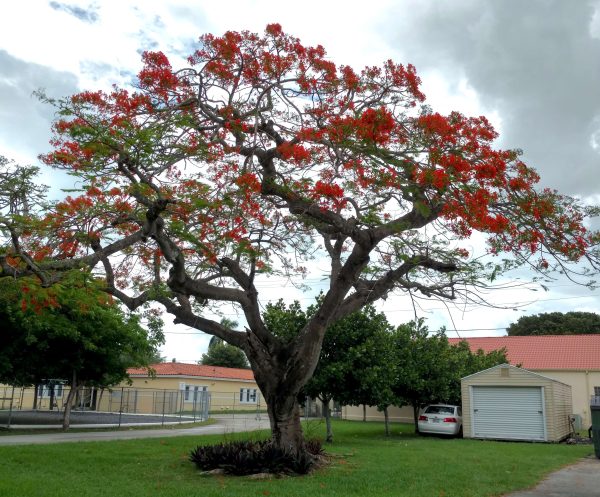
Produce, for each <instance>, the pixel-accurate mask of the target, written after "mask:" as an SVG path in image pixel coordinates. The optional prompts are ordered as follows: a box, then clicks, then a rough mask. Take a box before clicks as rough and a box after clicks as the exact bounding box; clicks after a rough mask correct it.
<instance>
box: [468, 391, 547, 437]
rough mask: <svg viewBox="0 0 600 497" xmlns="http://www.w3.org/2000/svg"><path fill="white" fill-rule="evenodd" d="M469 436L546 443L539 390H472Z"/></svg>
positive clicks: (542, 400)
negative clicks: (470, 431) (544, 441)
mask: <svg viewBox="0 0 600 497" xmlns="http://www.w3.org/2000/svg"><path fill="white" fill-rule="evenodd" d="M471 405H472V417H471V419H472V428H471V429H472V436H473V437H475V438H498V439H510V440H546V421H545V418H546V416H545V410H544V392H543V388H542V387H487V386H472V387H471Z"/></svg>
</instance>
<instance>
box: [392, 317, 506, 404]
mask: <svg viewBox="0 0 600 497" xmlns="http://www.w3.org/2000/svg"><path fill="white" fill-rule="evenodd" d="M393 351H394V352H393V356H394V357H395V368H396V379H395V383H394V386H393V392H394V394H395V398H396V402H397V404H398V405H406V404H410V405H412V406H413V407H414V408H419V407H421V406H423V405H426V404H429V403H433V402H447V403H450V404H459V405H460V402H461V394H460V379H461V378H463V377H464V376H468V375H470V374H473V373H476V372H478V371H481V370H483V369H488V368H490V367H492V366H495V365H497V364H503V363H505V362H508V361H507V359H506V350H504V349H502V350H498V351H493V352H490V353H487V354H486V353H484V352H483V351H481V350H479V351H477V352H476V353H473V352H471V350H470V349H469V345H468V344H467V342H466V341H461V342H459V344H457V345H450V344H449V343H448V339H447V338H446V335H445V332H444V330H443V329H442V330H439V331H437V332H434V333H430V331H429V329H428V328H427V326H425V324H424V321H423V320H422V319H420V320H418V321H411V322H410V323H408V324H404V325H401V326H399V327H398V328H397V329H396V331H395V332H394V335H393Z"/></svg>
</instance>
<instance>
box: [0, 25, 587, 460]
mask: <svg viewBox="0 0 600 497" xmlns="http://www.w3.org/2000/svg"><path fill="white" fill-rule="evenodd" d="M143 63H144V65H143V68H142V70H141V71H140V73H139V75H138V79H137V87H136V88H135V89H128V88H116V87H115V88H114V89H113V90H112V91H110V92H104V91H85V92H82V93H79V94H77V95H74V96H72V97H70V98H66V99H60V100H53V99H50V98H47V97H43V98H44V99H45V100H46V101H48V102H50V103H51V104H53V105H54V106H55V107H56V108H57V111H58V114H59V118H58V119H57V120H56V122H55V123H54V138H53V141H52V145H53V150H52V151H51V152H50V153H48V154H46V155H43V156H42V160H43V161H44V162H45V163H46V164H48V165H50V166H53V167H56V168H59V169H64V170H66V171H68V172H70V173H72V174H74V175H76V176H77V177H78V178H79V184H83V185H85V187H84V189H83V191H82V192H80V194H78V195H74V196H70V197H67V198H66V199H65V200H63V201H61V202H58V203H56V204H55V205H54V206H52V207H51V208H50V209H49V210H48V211H47V212H46V214H45V215H44V216H42V217H41V219H37V220H36V222H35V223H34V224H32V225H30V226H29V227H27V228H22V229H19V228H16V227H15V225H14V224H11V223H12V221H11V222H6V223H4V227H5V232H6V233H7V234H10V242H11V245H12V248H11V249H10V250H9V251H7V252H5V253H4V255H2V256H1V257H0V266H1V267H2V271H3V273H2V274H10V275H13V276H19V275H23V274H34V275H36V276H37V278H38V279H39V280H40V281H41V282H42V284H50V283H51V282H52V281H53V278H55V275H56V272H57V271H64V270H65V269H69V268H90V269H91V270H93V271H94V272H96V273H97V274H98V275H99V276H101V277H102V278H104V279H105V282H106V291H108V292H109V293H111V294H113V295H114V296H116V297H118V298H119V299H120V300H121V301H122V302H124V303H125V304H126V305H127V306H128V307H129V308H131V309H135V308H137V307H139V306H141V305H144V304H146V303H148V302H150V301H155V302H158V303H160V304H162V305H163V306H164V309H165V310H166V311H167V312H168V313H170V314H172V315H173V316H174V317H175V321H176V322H178V323H184V324H186V325H188V326H190V327H192V328H195V329H197V330H201V331H204V332H206V333H209V334H212V335H215V336H217V337H219V338H222V339H223V340H225V341H226V342H228V343H230V344H233V345H236V346H238V347H240V348H242V349H243V350H244V351H245V353H246V355H247V357H248V359H249V361H250V363H251V366H252V369H253V371H254V375H255V377H256V381H257V383H258V385H259V387H260V389H261V391H262V393H263V395H264V398H265V400H266V402H267V406H268V412H269V418H270V421H271V429H272V437H273V442H274V444H275V446H278V447H294V448H296V449H301V448H302V446H303V443H304V441H303V435H302V429H301V426H300V418H299V413H298V404H297V394H298V392H299V390H300V389H301V388H302V386H303V385H304V384H305V383H306V382H307V381H308V379H309V378H310V377H311V375H312V373H313V371H314V369H315V367H316V364H317V360H318V357H319V351H320V348H321V344H322V341H323V336H324V333H325V330H326V329H327V326H328V325H329V324H331V323H333V322H334V321H336V320H338V319H339V318H341V317H344V316H347V315H349V314H350V313H352V312H354V311H356V310H358V309H360V308H361V307H363V306H364V305H366V304H369V303H372V302H375V301H377V300H378V299H382V298H385V297H386V296H388V295H389V294H390V293H391V292H393V291H400V292H405V293H408V292H409V293H410V294H411V295H412V296H422V297H424V298H439V299H444V300H456V299H459V300H467V301H472V300H471V298H472V295H473V294H471V293H470V292H471V291H472V290H473V289H474V288H477V287H478V286H484V285H485V282H486V281H489V278H494V277H496V276H497V275H498V274H499V272H501V271H502V270H504V269H508V268H510V267H515V266H520V265H526V266H529V267H531V268H533V269H534V270H535V271H538V272H541V273H544V274H547V273H549V272H550V271H552V270H555V269H558V270H561V271H567V272H568V271H569V264H571V263H575V262H581V263H582V264H584V265H585V266H586V267H587V269H588V270H589V272H590V275H591V274H593V273H594V272H596V271H597V270H598V268H599V265H598V253H597V244H598V234H597V233H592V232H589V231H587V230H586V228H585V226H584V224H585V218H586V216H588V215H591V214H594V213H595V211H593V210H592V209H589V208H586V207H584V206H582V205H581V204H580V203H579V202H577V201H575V200H573V199H571V198H567V197H564V196H562V195H560V194H558V193H557V192H555V191H549V190H544V191H538V190H536V189H535V184H536V182H537V181H538V175H537V174H536V173H535V171H533V170H532V169H530V168H529V167H527V166H526V165H525V164H524V163H523V162H522V161H521V160H520V159H519V154H518V153H517V152H516V151H513V150H497V149H495V148H494V147H493V141H494V139H495V138H496V136H497V135H496V132H495V131H494V129H493V127H492V126H491V124H490V123H489V122H488V121H487V120H486V119H485V118H484V117H466V116H464V115H462V114H460V113H458V112H453V113H451V114H450V115H447V116H444V115H441V114H439V113H435V112H433V111H432V110H430V109H429V108H428V107H426V106H424V105H423V102H424V100H425V97H424V95H423V93H422V92H421V90H420V89H419V83H420V81H419V78H418V76H417V74H416V71H415V68H414V67H413V66H411V65H408V66H404V65H401V64H396V63H394V62H392V61H387V62H385V63H384V64H383V65H382V66H380V67H367V68H365V69H363V70H362V71H355V70H354V69H353V68H351V67H350V66H347V65H340V66H337V65H336V64H335V63H334V62H332V61H331V60H329V58H327V57H326V53H325V50H324V48H323V47H321V46H316V47H306V46H304V45H302V44H301V42H300V41H299V40H298V39H296V38H294V37H292V36H289V35H287V34H285V33H284V32H283V31H282V29H281V27H280V26H279V25H278V24H271V25H269V26H267V29H266V32H265V34H264V35H258V34H255V33H250V32H246V31H244V32H233V31H230V32H227V33H225V34H224V35H223V36H213V35H204V36H202V37H201V38H200V44H199V48H198V50H196V51H195V52H194V53H192V54H191V55H190V57H189V59H188V64H189V65H188V67H186V68H182V69H178V70H176V69H173V67H172V66H171V63H170V62H169V60H168V58H167V57H166V56H165V55H164V54H163V53H161V52H145V53H144V54H143ZM24 217H25V218H27V216H24ZM25 220H27V219H25ZM21 221H23V219H21ZM473 232H479V233H482V234H484V235H485V236H486V237H487V240H488V252H489V253H491V254H502V253H505V254H511V255H512V259H511V260H510V262H509V263H506V264H504V263H494V264H492V265H490V266H487V265H485V264H484V263H482V262H481V258H480V257H478V256H479V255H481V254H469V252H468V251H467V250H465V248H464V247H463V246H462V245H461V241H462V240H465V239H466V238H468V237H469V236H470V235H471V234H472V233H473ZM317 250H320V251H319V252H318V254H317V255H319V257H324V258H327V259H328V264H329V271H328V274H327V276H328V277H329V286H328V288H327V289H326V291H325V293H324V297H323V299H322V301H321V302H320V304H319V306H318V308H317V309H316V311H315V312H314V315H312V316H311V318H310V319H309V320H307V322H306V324H305V325H304V327H303V329H302V330H301V332H300V333H298V335H297V336H296V337H295V338H294V339H293V340H282V339H281V338H278V337H277V336H275V335H274V334H273V333H271V331H270V330H269V329H268V328H267V327H266V326H265V323H264V321H263V320H262V318H261V313H260V309H261V306H260V295H259V286H258V285H257V282H258V281H260V280H261V278H264V277H265V276H266V275H272V274H284V275H286V276H289V277H296V276H302V275H303V274H304V273H305V272H306V269H305V267H304V264H305V262H306V261H307V260H308V259H309V258H311V257H313V256H314V255H315V251H317ZM475 256H477V257H475ZM321 265H322V264H321ZM222 302H229V303H232V304H233V305H234V306H235V307H236V308H237V309H238V310H239V311H240V312H242V313H243V314H244V316H245V319H246V322H247V327H246V329H245V330H244V331H236V330H231V329H228V328H226V327H225V326H223V325H221V324H220V323H219V322H218V321H215V320H212V319H210V318H207V317H205V316H206V314H205V310H206V309H207V308H208V307H209V306H211V305H213V304H220V303H222Z"/></svg>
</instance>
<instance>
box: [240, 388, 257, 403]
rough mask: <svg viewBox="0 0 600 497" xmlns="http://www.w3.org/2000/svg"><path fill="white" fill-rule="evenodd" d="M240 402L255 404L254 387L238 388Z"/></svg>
mask: <svg viewBox="0 0 600 497" xmlns="http://www.w3.org/2000/svg"><path fill="white" fill-rule="evenodd" d="M240 402H241V403H242V404H256V388H240Z"/></svg>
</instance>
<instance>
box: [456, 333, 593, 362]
mask: <svg viewBox="0 0 600 497" xmlns="http://www.w3.org/2000/svg"><path fill="white" fill-rule="evenodd" d="M448 340H449V342H450V343H452V344H456V343H458V342H459V341H460V340H461V339H460V338H450V339H448ZM464 340H466V341H467V342H468V343H469V347H470V348H471V350H472V351H473V352H475V351H477V350H479V349H481V350H483V351H484V352H491V351H492V350H498V349H501V348H502V347H504V348H506V351H507V353H506V357H507V358H508V360H509V362H510V363H511V364H512V365H514V366H516V365H519V364H520V365H521V367H523V368H525V369H534V370H535V369H576V370H600V335H544V336H501V337H470V338H465V339H464Z"/></svg>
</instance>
